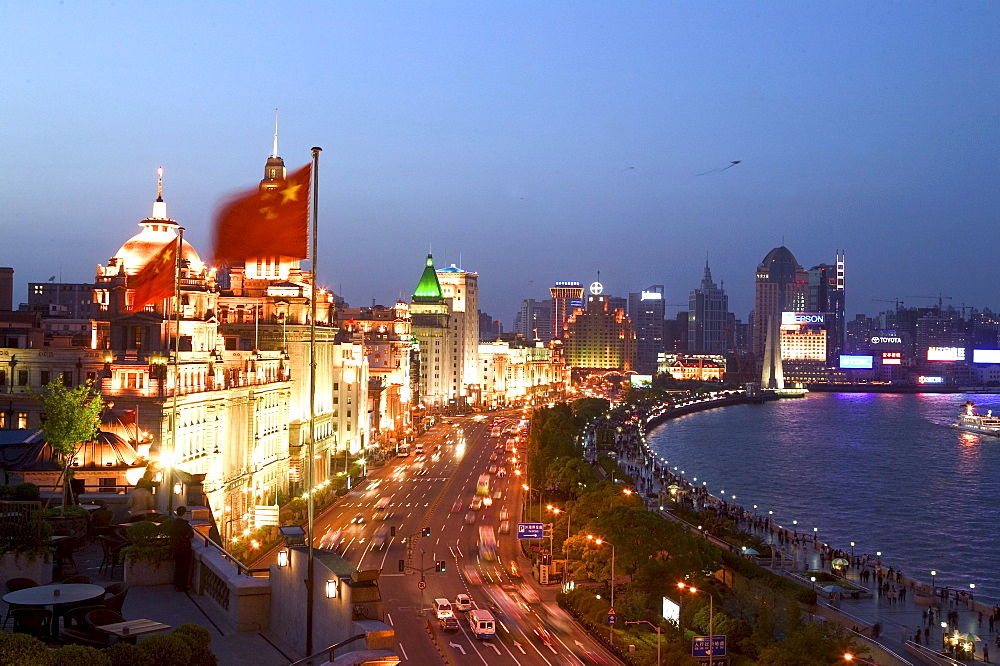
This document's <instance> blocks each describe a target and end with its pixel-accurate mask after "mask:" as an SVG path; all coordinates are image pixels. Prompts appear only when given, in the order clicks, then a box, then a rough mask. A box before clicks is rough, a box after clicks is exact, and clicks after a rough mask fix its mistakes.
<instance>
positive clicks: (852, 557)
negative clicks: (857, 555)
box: [851, 541, 854, 565]
mask: <svg viewBox="0 0 1000 666" xmlns="http://www.w3.org/2000/svg"><path fill="white" fill-rule="evenodd" d="M853 564H854V542H853V541H852V542H851V565H853Z"/></svg>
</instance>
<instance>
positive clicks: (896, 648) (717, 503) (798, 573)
mask: <svg viewBox="0 0 1000 666" xmlns="http://www.w3.org/2000/svg"><path fill="white" fill-rule="evenodd" d="M615 448H616V450H617V451H618V453H619V460H618V463H619V467H621V468H622V470H623V471H624V472H626V473H627V474H629V475H630V476H631V478H632V480H633V482H634V483H635V486H636V489H637V490H639V491H640V492H643V493H646V494H649V495H656V496H657V497H660V498H662V497H663V496H664V493H665V492H666V491H667V487H668V485H670V484H678V485H679V486H680V487H681V488H682V489H683V490H686V491H688V493H687V495H686V501H688V502H689V503H690V504H691V505H692V506H693V507H694V508H696V509H697V508H704V507H706V506H708V507H712V508H714V509H716V510H717V511H718V512H719V513H720V515H726V516H728V517H729V518H732V519H734V520H736V522H737V524H738V525H739V527H740V528H741V529H743V530H744V531H746V532H749V533H751V534H755V535H756V536H758V537H760V538H762V539H763V540H764V542H765V543H767V544H769V545H773V546H774V547H775V549H776V550H777V552H778V553H779V556H778V558H776V559H772V560H770V562H771V563H772V564H774V565H775V568H776V570H775V573H778V574H779V575H784V576H787V577H790V578H795V579H797V580H798V582H801V583H805V584H812V581H811V580H810V572H813V573H815V572H818V571H827V572H831V571H833V569H832V568H831V563H832V560H833V559H834V558H835V557H839V558H844V559H846V560H847V561H848V562H849V563H850V564H849V566H847V567H846V568H845V569H843V570H842V574H841V575H842V577H843V578H844V579H845V580H846V581H849V582H850V583H851V585H852V587H859V588H861V589H862V590H864V592H863V593H861V594H859V595H858V598H852V595H850V594H848V595H844V594H839V593H835V594H832V595H831V594H830V593H829V592H823V591H822V590H821V589H819V590H818V592H819V601H818V603H819V604H820V606H822V608H823V609H824V611H827V612H824V615H828V614H829V613H836V614H838V615H839V616H841V617H842V618H844V619H845V620H846V621H845V622H841V624H842V625H844V626H847V627H848V628H850V629H855V630H856V631H857V632H858V633H859V634H861V635H863V636H866V637H869V638H872V639H873V640H875V641H876V642H877V643H878V644H880V645H882V646H884V647H885V648H886V649H887V650H889V651H891V652H893V653H895V654H896V655H899V656H901V657H903V658H905V659H909V660H910V661H913V662H915V663H920V661H919V659H917V658H916V657H912V656H906V655H907V650H906V649H905V645H906V643H907V641H912V642H913V643H918V644H920V645H922V646H925V647H929V648H930V649H932V650H935V651H938V652H941V651H942V650H943V646H944V635H945V634H947V635H948V636H952V635H954V634H956V633H958V634H967V635H970V636H971V637H972V638H973V639H979V640H973V643H974V645H975V651H974V654H975V658H976V661H979V662H982V660H983V659H984V657H986V656H987V655H989V654H990V653H992V655H991V656H989V659H991V660H992V661H998V662H1000V632H998V631H997V630H1000V607H987V606H984V605H983V604H980V603H977V602H975V601H973V600H972V597H971V595H970V594H966V593H964V592H959V593H958V594H955V591H952V594H951V595H946V596H941V590H940V589H938V588H935V587H933V585H928V584H926V583H923V582H920V581H916V580H913V579H910V578H908V577H906V576H903V575H902V574H901V573H899V572H897V571H895V570H893V571H892V577H891V579H890V577H889V571H890V569H889V567H890V564H889V563H887V562H882V561H881V560H879V559H878V558H877V557H876V556H871V555H869V554H859V555H855V554H854V553H849V552H846V551H843V550H836V549H833V548H831V547H830V546H829V545H827V544H823V543H822V542H820V541H819V540H818V538H817V537H816V535H815V534H805V533H803V534H798V533H797V532H795V531H793V530H784V529H781V528H780V527H779V526H777V525H775V524H774V523H773V522H771V521H770V520H767V519H764V518H762V517H758V516H756V515H753V514H750V513H749V512H747V511H745V510H744V509H743V508H742V507H741V506H739V505H738V504H736V503H735V502H732V501H729V502H727V501H724V500H722V499H719V498H715V497H712V496H711V495H708V494H707V493H705V492H703V489H702V488H699V487H697V486H693V485H692V484H690V483H689V482H688V481H687V479H685V478H683V476H681V475H678V474H675V473H673V472H672V471H671V470H670V469H669V468H667V467H666V466H665V465H663V464H661V462H660V461H659V460H658V458H657V457H656V455H655V454H654V453H653V452H652V451H651V450H650V449H649V448H648V446H647V445H646V444H645V440H644V438H643V437H642V435H641V433H639V431H638V430H637V429H625V430H624V432H622V431H619V432H618V434H617V436H616V439H615ZM712 540H713V541H716V542H717V543H719V544H720V545H721V546H723V547H729V548H730V549H731V550H735V549H734V548H733V547H732V546H730V545H728V544H723V543H722V542H719V541H718V540H717V539H714V538H713V539H712ZM880 572H881V573H882V577H881V578H880V577H879V575H878V574H879V573H880ZM880 582H881V583H882V584H883V585H884V586H885V587H883V588H882V589H880V587H879V583H880ZM827 585H829V583H828V584H827ZM831 597H832V598H831ZM991 618H992V619H991ZM942 622H944V623H945V626H944V627H942V625H941V623H942ZM873 629H874V630H875V631H874V636H873V631H872V630H873ZM918 632H919V635H918Z"/></svg>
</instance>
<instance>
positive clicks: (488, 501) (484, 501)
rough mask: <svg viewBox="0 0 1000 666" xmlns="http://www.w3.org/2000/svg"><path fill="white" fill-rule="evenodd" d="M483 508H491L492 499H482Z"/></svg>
mask: <svg viewBox="0 0 1000 666" xmlns="http://www.w3.org/2000/svg"><path fill="white" fill-rule="evenodd" d="M483 506H493V498H492V497H490V496H489V495H487V496H486V497H484V498H483Z"/></svg>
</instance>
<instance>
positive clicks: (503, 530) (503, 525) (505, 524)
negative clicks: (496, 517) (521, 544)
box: [500, 520, 510, 534]
mask: <svg viewBox="0 0 1000 666" xmlns="http://www.w3.org/2000/svg"><path fill="white" fill-rule="evenodd" d="M500 534H510V521H509V520H502V521H500Z"/></svg>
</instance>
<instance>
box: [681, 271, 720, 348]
mask: <svg viewBox="0 0 1000 666" xmlns="http://www.w3.org/2000/svg"><path fill="white" fill-rule="evenodd" d="M728 316H729V297H728V296H726V292H725V291H723V289H722V288H721V287H717V286H716V285H715V283H714V282H712V271H711V270H710V269H709V268H708V261H706V262H705V275H704V277H702V279H701V285H700V286H699V287H698V288H697V289H692V290H691V294H690V295H689V296H688V351H691V352H698V353H702V354H721V353H723V352H724V351H726V349H727V347H728V344H727V337H728V336H727V334H726V324H727V319H728Z"/></svg>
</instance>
